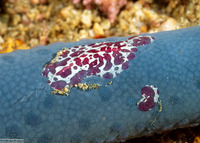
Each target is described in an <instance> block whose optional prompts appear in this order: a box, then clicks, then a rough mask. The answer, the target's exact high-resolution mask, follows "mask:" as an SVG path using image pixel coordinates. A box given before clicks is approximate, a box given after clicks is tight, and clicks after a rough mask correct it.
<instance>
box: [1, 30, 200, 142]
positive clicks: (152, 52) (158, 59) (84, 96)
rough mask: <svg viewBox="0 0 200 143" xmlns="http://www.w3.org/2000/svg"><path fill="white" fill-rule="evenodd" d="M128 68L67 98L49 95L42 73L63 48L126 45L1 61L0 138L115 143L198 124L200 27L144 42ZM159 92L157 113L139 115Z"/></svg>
mask: <svg viewBox="0 0 200 143" xmlns="http://www.w3.org/2000/svg"><path fill="white" fill-rule="evenodd" d="M145 35H151V36H153V37H155V40H154V41H153V43H151V44H147V45H145V46H142V47H139V48H138V52H137V53H136V57H135V58H134V60H132V61H130V63H129V68H128V69H127V70H124V71H123V72H122V73H120V75H119V76H117V77H116V78H114V79H111V80H109V82H110V81H112V84H110V85H105V83H108V81H107V80H103V79H101V78H99V77H95V76H94V77H91V78H89V79H85V81H83V82H95V83H100V84H104V85H105V86H102V87H99V88H98V89H93V90H86V91H83V90H80V89H77V88H72V89H71V91H70V95H69V96H60V95H55V94H51V91H52V88H51V87H50V86H49V85H48V83H47V80H48V79H47V77H44V76H42V70H43V68H44V66H45V64H46V63H47V62H49V61H50V60H51V59H53V58H54V57H55V54H56V52H58V51H59V50H61V49H62V48H64V47H73V46H78V45H85V44H91V43H96V42H104V41H112V42H116V41H120V40H125V39H127V37H115V38H107V39H97V40H83V41H79V42H72V43H54V44H51V45H48V46H38V47H36V48H33V49H31V50H19V51H14V52H12V53H7V54H1V55H0V138H10V139H12V138H18V139H24V141H25V142H29V143H30V142H38V143H41V142H48V143H49V142H52V143H53V142H57V143H59V142H60V143H62V142H111V141H116V140H118V141H119V140H124V139H129V138H135V137H140V136H145V135H150V134H152V133H155V132H160V131H161V132H162V131H164V130H167V129H172V128H179V127H184V126H188V125H191V124H194V123H199V122H200V104H199V101H200V71H199V70H200V27H191V28H187V29H181V30H176V31H169V32H160V33H155V34H145ZM145 85H154V86H156V87H157V88H158V90H159V99H158V103H159V104H156V106H155V107H154V108H153V109H151V110H149V111H140V110H139V109H138V107H137V102H138V101H139V100H140V99H141V98H142V96H141V89H142V88H143V87H144V86H145Z"/></svg>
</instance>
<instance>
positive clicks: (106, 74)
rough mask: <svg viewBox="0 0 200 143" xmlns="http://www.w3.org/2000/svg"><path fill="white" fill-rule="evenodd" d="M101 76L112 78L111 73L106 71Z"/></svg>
mask: <svg viewBox="0 0 200 143" xmlns="http://www.w3.org/2000/svg"><path fill="white" fill-rule="evenodd" d="M103 77H104V78H107V79H111V78H113V75H112V73H110V72H107V73H105V74H104V75H103Z"/></svg>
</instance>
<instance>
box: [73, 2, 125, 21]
mask: <svg viewBox="0 0 200 143" xmlns="http://www.w3.org/2000/svg"><path fill="white" fill-rule="evenodd" d="M79 2H80V0H73V3H74V4H76V3H79ZM82 3H83V5H85V6H86V8H87V9H90V8H91V7H92V6H93V5H98V6H99V9H100V10H101V11H102V12H104V13H105V14H106V15H107V16H108V18H109V20H110V21H111V22H114V21H115V19H116V16H117V14H118V13H119V10H120V9H121V8H122V7H123V6H124V5H125V4H126V3H127V0H83V2H82Z"/></svg>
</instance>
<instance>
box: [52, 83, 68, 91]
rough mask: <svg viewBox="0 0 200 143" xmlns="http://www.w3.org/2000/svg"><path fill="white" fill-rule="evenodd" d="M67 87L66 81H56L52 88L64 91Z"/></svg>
mask: <svg viewBox="0 0 200 143" xmlns="http://www.w3.org/2000/svg"><path fill="white" fill-rule="evenodd" d="M65 86H66V82H65V81H55V82H53V83H52V84H51V87H53V88H55V89H57V90H62V89H63V88H64V87H65Z"/></svg>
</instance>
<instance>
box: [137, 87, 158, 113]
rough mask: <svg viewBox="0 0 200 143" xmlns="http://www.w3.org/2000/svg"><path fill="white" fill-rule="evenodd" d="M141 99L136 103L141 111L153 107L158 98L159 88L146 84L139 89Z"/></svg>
mask: <svg viewBox="0 0 200 143" xmlns="http://www.w3.org/2000/svg"><path fill="white" fill-rule="evenodd" d="M141 94H142V99H141V100H140V101H139V102H138V103H137V106H138V109H139V110H141V111H149V110H151V109H152V108H154V107H155V105H156V103H157V102H158V98H159V90H158V89H157V87H155V86H153V85H146V86H145V87H143V88H142V89H141Z"/></svg>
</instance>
